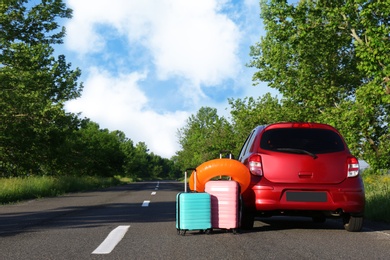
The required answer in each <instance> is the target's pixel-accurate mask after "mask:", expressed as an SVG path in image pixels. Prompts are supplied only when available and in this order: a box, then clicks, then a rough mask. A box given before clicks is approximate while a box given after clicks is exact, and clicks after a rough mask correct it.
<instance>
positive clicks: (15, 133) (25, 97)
mask: <svg viewBox="0 0 390 260" xmlns="http://www.w3.org/2000/svg"><path fill="white" fill-rule="evenodd" d="M32 2H33V3H32ZM32 2H31V1H27V0H6V1H2V2H1V3H0V111H1V112H0V113H1V114H0V176H4V177H8V176H23V175H28V174H41V175H42V174H45V175H59V174H61V175H65V174H67V175H100V176H113V175H116V174H122V175H126V176H129V177H132V178H134V179H151V178H176V177H177V176H178V172H177V171H176V170H175V165H174V164H173V163H172V162H171V161H169V160H167V159H163V158H161V157H160V156H157V155H154V154H149V153H148V151H149V150H148V149H147V147H146V144H145V143H142V142H140V143H138V144H137V145H136V146H135V147H134V144H133V141H132V140H131V139H128V138H127V137H126V136H125V134H124V133H123V132H121V131H112V132H110V131H109V130H108V129H101V128H100V127H99V125H98V124H97V123H94V122H92V121H90V120H89V119H80V118H79V117H78V115H74V114H69V113H66V112H65V110H64V103H65V102H66V101H68V100H71V99H74V98H77V97H79V96H80V95H81V91H82V84H81V83H78V81H77V80H78V78H79V77H80V75H81V71H80V70H79V69H78V68H77V69H72V67H71V64H70V63H68V62H67V61H66V59H65V56H64V55H59V56H58V57H54V47H55V45H57V44H61V43H62V41H63V37H64V35H65V28H63V27H60V26H59V23H58V22H59V20H60V19H61V18H66V19H67V18H71V16H72V10H71V9H69V8H67V7H66V6H65V4H64V3H63V1H62V0H42V1H35V2H34V1H32Z"/></svg>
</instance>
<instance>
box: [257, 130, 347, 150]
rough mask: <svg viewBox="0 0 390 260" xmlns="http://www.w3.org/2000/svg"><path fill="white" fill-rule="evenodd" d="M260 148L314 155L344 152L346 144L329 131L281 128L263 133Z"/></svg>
mask: <svg viewBox="0 0 390 260" xmlns="http://www.w3.org/2000/svg"><path fill="white" fill-rule="evenodd" d="M260 148H262V149H265V150H271V151H278V150H279V151H283V149H299V150H304V151H308V152H311V153H314V154H321V153H333V152H340V151H343V150H344V149H345V148H344V143H343V141H342V140H341V138H340V136H339V135H338V134H337V133H336V132H334V131H332V130H327V129H319V128H280V129H270V130H267V131H265V132H264V133H263V135H262V138H261V141H260Z"/></svg>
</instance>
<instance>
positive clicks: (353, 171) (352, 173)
mask: <svg viewBox="0 0 390 260" xmlns="http://www.w3.org/2000/svg"><path fill="white" fill-rule="evenodd" d="M347 169H348V172H347V177H356V176H358V175H359V161H358V159H356V158H355V157H349V158H348V159H347Z"/></svg>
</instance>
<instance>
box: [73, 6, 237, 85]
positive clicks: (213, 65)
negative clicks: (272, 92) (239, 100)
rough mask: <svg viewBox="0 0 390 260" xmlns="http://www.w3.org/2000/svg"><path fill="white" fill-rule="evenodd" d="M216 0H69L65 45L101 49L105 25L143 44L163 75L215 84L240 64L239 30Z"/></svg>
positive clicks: (230, 75)
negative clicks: (102, 27)
mask: <svg viewBox="0 0 390 260" xmlns="http://www.w3.org/2000/svg"><path fill="white" fill-rule="evenodd" d="M218 3H219V2H218V1H210V0H207V1H182V0H159V1H145V0H138V1H135V0H132V1H126V0H111V1H106V0H93V1H92V0H89V1H86V0H84V1H79V0H69V1H68V4H69V6H70V7H71V8H72V9H74V15H73V16H74V17H73V19H71V20H70V22H69V23H68V24H67V25H66V27H67V30H68V34H67V38H66V44H67V47H68V48H70V49H72V50H73V51H75V52H78V53H80V54H88V53H93V52H97V51H102V50H103V49H104V47H105V44H106V41H107V40H108V39H106V38H104V35H102V34H101V32H100V33H99V31H98V28H99V26H107V27H109V28H112V30H114V31H116V32H117V33H118V34H119V35H122V36H124V37H126V38H127V39H128V41H129V48H131V44H141V45H142V46H143V47H144V48H147V49H148V50H149V51H150V53H151V54H152V57H153V60H152V61H153V63H154V66H156V68H157V74H158V75H159V77H160V78H161V79H167V78H170V77H174V76H180V77H183V78H185V79H188V80H191V81H192V82H193V83H195V84H204V85H215V84H218V83H220V82H221V81H222V80H224V79H226V78H233V77H234V76H236V75H237V71H238V70H240V66H241V65H240V63H239V58H238V56H237V52H238V43H239V40H240V33H239V30H238V28H237V26H236V25H235V24H234V23H233V22H232V21H231V20H230V19H229V18H228V17H227V16H226V15H224V14H220V13H218V11H219V9H218V7H219V5H218Z"/></svg>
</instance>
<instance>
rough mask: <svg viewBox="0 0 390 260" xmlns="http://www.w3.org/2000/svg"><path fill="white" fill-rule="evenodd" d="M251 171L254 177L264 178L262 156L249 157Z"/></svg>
mask: <svg viewBox="0 0 390 260" xmlns="http://www.w3.org/2000/svg"><path fill="white" fill-rule="evenodd" d="M248 161H249V171H250V172H251V173H252V174H253V175H257V176H263V165H262V163H261V156H260V155H258V154H254V155H252V156H250V157H249V160H248Z"/></svg>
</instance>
